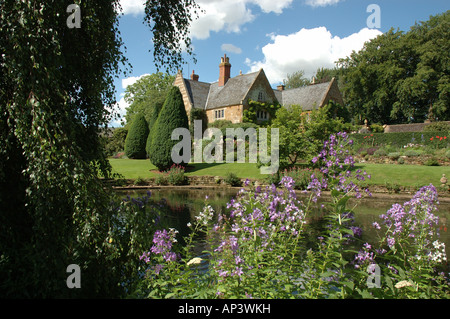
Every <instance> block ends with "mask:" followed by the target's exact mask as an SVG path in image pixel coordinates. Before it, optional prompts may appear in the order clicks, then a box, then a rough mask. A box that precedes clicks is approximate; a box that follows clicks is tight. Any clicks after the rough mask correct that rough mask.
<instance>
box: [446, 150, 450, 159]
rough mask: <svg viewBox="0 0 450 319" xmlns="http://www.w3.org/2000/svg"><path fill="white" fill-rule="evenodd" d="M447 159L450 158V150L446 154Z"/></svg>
mask: <svg viewBox="0 0 450 319" xmlns="http://www.w3.org/2000/svg"><path fill="white" fill-rule="evenodd" d="M445 157H447V158H450V150H448V151H447V152H445Z"/></svg>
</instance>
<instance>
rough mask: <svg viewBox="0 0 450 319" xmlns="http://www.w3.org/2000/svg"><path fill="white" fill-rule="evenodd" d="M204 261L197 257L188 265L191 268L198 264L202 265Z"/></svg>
mask: <svg viewBox="0 0 450 319" xmlns="http://www.w3.org/2000/svg"><path fill="white" fill-rule="evenodd" d="M202 261H203V259H201V258H199V257H195V258H192V259H191V260H189V261H188V263H187V265H188V266H190V265H198V264H200V263H201V262H202Z"/></svg>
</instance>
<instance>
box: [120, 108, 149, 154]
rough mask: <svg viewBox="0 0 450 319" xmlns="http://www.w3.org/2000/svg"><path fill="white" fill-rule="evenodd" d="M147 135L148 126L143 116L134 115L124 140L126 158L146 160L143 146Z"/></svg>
mask: <svg viewBox="0 0 450 319" xmlns="http://www.w3.org/2000/svg"><path fill="white" fill-rule="evenodd" d="M148 133H149V129H148V124H147V121H146V120H145V118H144V115H142V114H140V113H138V114H136V115H135V117H134V120H133V122H132V123H131V126H130V129H129V130H128V134H127V138H126V139H125V154H126V155H127V156H128V158H133V159H145V158H146V154H147V153H146V151H145V144H146V142H147V137H148Z"/></svg>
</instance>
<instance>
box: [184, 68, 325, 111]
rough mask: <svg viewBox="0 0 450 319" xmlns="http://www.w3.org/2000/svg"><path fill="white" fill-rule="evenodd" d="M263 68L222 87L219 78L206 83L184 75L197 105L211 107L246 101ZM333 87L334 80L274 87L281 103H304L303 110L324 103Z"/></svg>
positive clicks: (284, 104) (229, 81)
mask: <svg viewBox="0 0 450 319" xmlns="http://www.w3.org/2000/svg"><path fill="white" fill-rule="evenodd" d="M260 72H263V71H262V70H259V71H258V72H253V73H248V74H241V75H238V76H235V77H233V78H230V79H229V80H228V81H227V83H226V84H225V85H224V86H222V87H219V82H214V83H206V82H200V81H194V80H188V79H184V83H185V86H186V89H187V91H188V93H189V97H190V99H191V101H192V102H193V107H194V108H201V109H205V110H209V109H214V108H219V107H225V106H230V105H239V104H242V101H243V100H244V99H245V98H246V96H247V93H248V91H249V89H250V88H251V86H252V84H253V83H254V82H255V80H256V78H257V77H258V75H259V73H260ZM329 87H330V82H326V83H320V84H314V85H308V86H305V87H301V88H296V89H287V90H283V91H279V90H276V89H274V90H273V91H274V93H275V97H276V98H277V100H278V102H279V103H280V104H281V105H283V106H285V107H289V106H290V105H300V106H302V108H303V110H306V111H309V110H313V109H316V108H318V107H319V106H320V105H321V103H322V101H323V99H324V97H325V95H326V94H327V92H328V90H329Z"/></svg>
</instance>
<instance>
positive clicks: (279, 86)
mask: <svg viewBox="0 0 450 319" xmlns="http://www.w3.org/2000/svg"><path fill="white" fill-rule="evenodd" d="M284 88H285V86H284V85H283V84H280V85H278V86H277V90H278V91H284Z"/></svg>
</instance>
